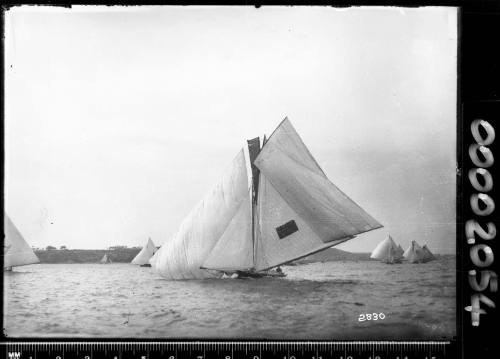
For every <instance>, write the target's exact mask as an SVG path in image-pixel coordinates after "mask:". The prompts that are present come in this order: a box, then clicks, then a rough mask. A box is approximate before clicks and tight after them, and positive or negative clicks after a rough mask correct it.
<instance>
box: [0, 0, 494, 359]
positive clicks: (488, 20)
mask: <svg viewBox="0 0 500 359" xmlns="http://www.w3.org/2000/svg"><path fill="white" fill-rule="evenodd" d="M171 3H173V4H182V5H190V4H189V2H186V1H183V2H176V1H174V2H171ZM20 4H22V3H11V4H7V5H3V6H2V33H3V34H4V30H5V29H4V12H5V11H7V10H8V9H9V8H10V7H12V6H17V5H20ZM37 4H41V5H44V4H43V2H37ZM72 4H74V5H79V4H80V5H84V4H89V5H90V3H87V2H74V3H72ZM102 4H106V5H128V4H126V3H120V2H116V3H112V2H106V3H102ZM147 4H150V5H159V4H162V2H152V1H150V2H142V3H141V4H137V3H136V4H135V5H147ZM191 4H193V5H195V4H197V5H201V4H204V3H203V2H192V3H191ZM45 5H48V6H64V7H70V6H71V4H70V3H58V2H50V1H49V2H47V4H45ZM162 5H165V4H162ZM212 5H247V6H248V5H256V7H259V6H266V5H323V6H335V7H345V6H362V5H377V6H407V7H419V6H457V7H459V12H458V58H457V75H458V76H457V85H458V86H457V134H456V135H457V216H456V218H457V238H456V241H457V247H456V248H457V257H456V258H457V263H456V264H457V271H456V274H457V296H456V299H457V307H456V309H457V311H456V323H457V337H456V338H455V339H454V340H452V343H451V344H450V348H451V351H450V352H449V357H456V358H475V357H477V358H495V357H496V358H498V357H499V353H498V346H497V341H498V334H497V333H498V330H499V324H500V323H499V321H498V319H499V318H498V308H496V309H494V308H490V307H488V306H484V305H483V306H482V308H483V309H485V310H486V314H482V315H480V323H479V326H473V325H472V321H471V313H470V312H468V311H466V310H465V307H467V306H470V305H471V303H470V301H471V296H472V295H474V294H475V293H476V292H475V291H474V290H473V289H472V288H471V286H470V283H469V271H470V270H472V269H475V270H476V271H477V272H480V270H481V269H484V268H478V267H477V266H476V265H475V264H474V262H473V261H472V260H471V257H470V248H471V244H469V243H467V238H466V235H465V223H466V222H467V221H468V220H470V219H477V220H478V222H480V223H486V222H488V221H491V222H494V223H495V224H497V227H498V224H499V222H498V218H499V216H498V211H499V209H498V202H497V203H496V204H497V209H496V210H495V211H494V212H493V213H492V214H491V215H489V216H487V217H478V216H477V215H476V214H475V213H474V212H473V210H472V209H471V206H470V197H471V195H472V194H474V193H475V192H477V191H475V190H474V189H473V188H472V186H471V184H470V182H469V179H468V171H469V170H470V169H472V168H474V167H475V165H474V164H473V163H472V161H471V159H470V156H469V152H468V149H469V146H470V145H472V144H473V143H474V142H475V140H474V138H473V136H472V133H471V128H470V126H471V123H472V121H474V120H475V119H483V120H486V121H488V122H489V123H490V124H491V125H492V126H493V128H494V129H495V130H496V134H497V138H496V141H495V142H493V143H492V145H491V146H488V147H489V148H490V149H491V151H492V153H493V155H497V154H498V150H497V148H498V144H497V143H498V141H500V134H499V133H500V132H499V128H500V55H499V54H498V51H497V49H498V48H499V46H498V43H500V2H499V1H495V0H479V1H474V0H462V1H386V2H384V1H382V2H381V1H376V2H369V1H335V2H327V1H316V2H294V3H283V2H279V1H271V2H265V1H261V2H259V3H255V4H249V3H248V2H224V1H219V2H214V3H212ZM1 46H2V47H1V49H2V55H3V54H4V42H3V41H2V44H1ZM0 61H1V64H2V68H4V66H5V63H4V56H2V58H1V60H0ZM3 81H4V77H3V76H2V87H3V88H5V83H4V82H3ZM4 94H5V92H4ZM4 96H5V95H4ZM1 104H2V106H1V111H2V119H4V113H5V112H4V109H5V107H4V105H5V103H4V97H3V96H2V101H1ZM1 131H2V135H3V134H4V121H3V120H2V124H1ZM2 138H3V137H2ZM2 150H3V153H2V155H3V156H2V160H5V149H4V146H2ZM499 160H500V159H499V158H497V161H499ZM497 167H498V164H493V166H492V167H491V168H489V169H488V170H490V172H491V173H492V175H493V183H494V186H493V189H492V190H491V192H489V193H488V194H489V195H490V196H491V197H492V198H493V200H496V199H497V198H498V196H497V195H496V194H497V189H496V186H497V185H495V182H498V178H496V177H495V175H494V171H495V168H497ZM0 174H1V179H2V183H4V180H5V178H4V166H2V168H1V172H0ZM2 199H4V193H3V191H2ZM2 226H3V224H2ZM483 227H484V226H483ZM2 240H3V239H2ZM496 242H498V239H496V238H495V239H493V240H490V241H487V242H484V241H480V240H477V243H485V244H487V245H488V246H489V247H491V249H492V251H493V253H494V254H496V257H497V259H496V261H494V262H493V263H492V264H491V265H490V266H489V267H488V268H487V269H489V270H493V271H494V272H496V273H497V274H498V273H499V268H498V262H499V261H500V254H499V252H498V250H499V246H498V244H497V243H496ZM0 262H3V257H2V256H0ZM2 267H3V266H2ZM0 285H1V287H2V291H3V276H0ZM481 294H484V295H486V296H487V297H488V298H489V299H490V300H492V301H493V302H494V303H495V304H496V306H498V305H500V303H499V300H498V299H499V298H498V297H499V296H498V291H497V292H492V291H488V289H486V290H485V291H484V292H481ZM0 311H2V312H3V295H2V296H0ZM0 323H1V324H2V328H3V315H2V316H1V318H0ZM242 340H243V341H244V340H245V339H244V338H242ZM0 341H1V342H4V343H5V342H11V341H12V342H33V341H36V342H42V343H43V342H68V341H69V340H68V339H67V338H66V339H61V338H40V339H39V338H11V337H5V336H4V334H3V331H2V338H1V339H0ZM76 341H78V342H95V341H96V340H95V339H91V338H90V339H82V338H78V339H76ZM98 341H100V342H106V341H113V342H117V341H118V342H123V343H127V342H130V339H121V338H100V339H99V340H98ZM148 341H150V340H148V339H141V340H134V342H148ZM154 341H156V342H158V341H164V342H169V343H172V342H175V340H158V339H154ZM195 341H196V340H193V342H195ZM216 341H217V340H216ZM236 341H237V340H234V342H236ZM211 342H213V340H211ZM221 342H222V341H221ZM225 342H227V340H225ZM249 342H251V341H249ZM447 357H448V355H447Z"/></svg>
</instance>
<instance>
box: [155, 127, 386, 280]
mask: <svg viewBox="0 0 500 359" xmlns="http://www.w3.org/2000/svg"><path fill="white" fill-rule="evenodd" d="M248 162H249V163H248V164H249V166H248V167H249V168H250V169H251V171H250V172H251V173H247V159H246V157H245V151H244V150H243V149H242V150H240V151H239V152H238V154H237V155H236V157H235V158H234V159H233V161H232V163H231V165H230V166H229V168H228V169H227V170H226V171H225V173H224V174H223V176H222V179H221V180H220V182H219V183H218V184H217V185H216V186H215V188H214V189H213V190H212V191H211V192H210V193H209V194H208V195H207V196H206V197H205V198H204V199H203V200H202V201H201V202H199V203H198V205H196V206H195V208H194V209H193V210H192V211H191V212H190V214H189V215H188V216H187V217H186V218H185V219H184V221H183V222H182V223H181V225H180V228H179V230H178V231H177V233H176V234H175V235H174V236H173V238H171V239H170V240H168V241H167V242H165V243H164V244H163V245H162V247H161V248H160V250H159V251H158V252H156V254H155V255H154V256H153V257H152V258H151V260H150V263H151V264H152V266H153V267H154V269H155V270H156V271H157V272H158V273H159V274H160V275H161V276H163V277H165V278H168V279H197V278H198V279H201V278H220V277H221V276H222V275H223V274H225V275H226V276H227V274H238V275H243V276H264V275H266V274H267V273H268V270H270V269H272V268H275V267H278V266H280V265H282V264H285V263H288V262H291V261H294V260H296V259H299V258H302V257H305V256H308V255H310V254H313V253H315V252H319V251H322V250H324V249H327V248H330V247H332V246H335V245H338V244H340V243H342V242H345V241H348V240H350V239H352V238H354V237H355V236H356V235H358V234H360V233H364V232H367V231H371V230H374V229H377V228H380V227H382V225H381V224H380V223H379V222H377V221H376V220H375V219H374V218H372V217H371V216H370V215H369V214H368V213H366V212H365V211H364V210H363V209H362V208H361V207H360V206H358V205H357V204H356V203H355V202H354V201H352V200H351V199H350V198H349V197H347V196H346V195H345V194H344V193H343V192H342V191H341V190H340V189H338V188H337V187H336V186H335V185H334V184H333V183H332V182H330V181H329V180H328V178H327V177H326V175H325V173H324V172H323V171H322V169H321V168H320V167H319V165H318V164H317V162H316V160H315V159H314V158H313V157H312V155H311V154H310V153H309V150H308V149H307V147H306V146H305V145H304V143H303V142H302V140H301V138H300V137H299V135H298V134H297V132H296V131H295V129H294V128H293V126H292V124H291V123H290V121H289V120H288V119H287V118H285V119H284V120H283V121H282V122H281V124H280V125H279V126H278V128H276V130H275V131H274V132H273V134H272V135H271V136H270V137H269V139H268V140H267V141H264V143H263V146H262V148H261V146H260V139H259V138H254V139H252V140H249V141H248ZM249 178H250V183H249Z"/></svg>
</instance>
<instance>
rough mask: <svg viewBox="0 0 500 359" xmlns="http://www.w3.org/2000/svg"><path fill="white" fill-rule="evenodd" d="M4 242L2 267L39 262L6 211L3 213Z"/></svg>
mask: <svg viewBox="0 0 500 359" xmlns="http://www.w3.org/2000/svg"><path fill="white" fill-rule="evenodd" d="M3 219H4V222H3V224H4V230H5V242H4V263H3V266H4V268H9V267H16V266H22V265H27V264H34V263H39V262H40V260H39V259H38V257H37V256H36V254H35V252H33V249H31V247H30V246H29V244H28V243H27V242H26V241H25V240H24V238H23V236H22V235H21V232H19V230H18V229H17V228H16V226H15V225H14V223H13V222H12V221H11V220H10V218H9V217H8V216H7V214H6V213H4V215H3Z"/></svg>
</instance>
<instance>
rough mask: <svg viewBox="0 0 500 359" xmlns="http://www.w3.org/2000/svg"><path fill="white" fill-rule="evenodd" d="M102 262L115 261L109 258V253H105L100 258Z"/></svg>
mask: <svg viewBox="0 0 500 359" xmlns="http://www.w3.org/2000/svg"><path fill="white" fill-rule="evenodd" d="M100 263H101V264H110V263H113V262H112V261H111V258H109V257H108V255H107V254H104V256H103V257H102V258H101V260H100Z"/></svg>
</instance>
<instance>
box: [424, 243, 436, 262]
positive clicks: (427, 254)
mask: <svg viewBox="0 0 500 359" xmlns="http://www.w3.org/2000/svg"><path fill="white" fill-rule="evenodd" d="M422 252H423V260H422V262H424V263H425V262H430V261H433V260H434V259H436V257H434V254H432V252H431V251H430V250H429V248H428V247H427V244H424V246H423V247H422Z"/></svg>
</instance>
